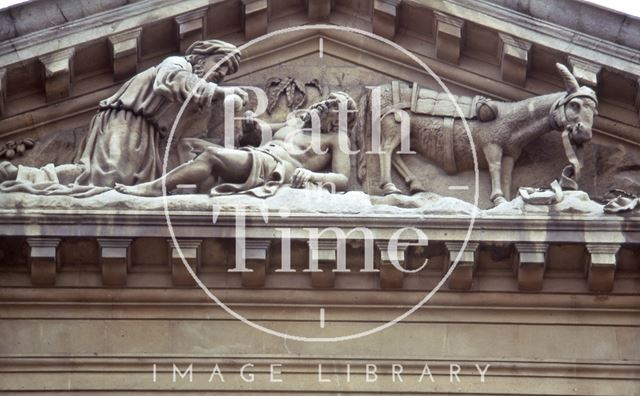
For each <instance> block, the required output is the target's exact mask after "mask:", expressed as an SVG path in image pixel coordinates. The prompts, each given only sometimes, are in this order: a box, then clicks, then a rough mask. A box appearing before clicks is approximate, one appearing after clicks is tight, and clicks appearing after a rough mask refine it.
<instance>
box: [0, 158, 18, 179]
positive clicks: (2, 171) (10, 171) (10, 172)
mask: <svg viewBox="0 0 640 396" xmlns="http://www.w3.org/2000/svg"><path fill="white" fill-rule="evenodd" d="M17 175H18V167H17V166H15V165H13V164H12V163H11V162H9V161H2V162H0V182H3V181H6V180H15V179H16V176H17Z"/></svg>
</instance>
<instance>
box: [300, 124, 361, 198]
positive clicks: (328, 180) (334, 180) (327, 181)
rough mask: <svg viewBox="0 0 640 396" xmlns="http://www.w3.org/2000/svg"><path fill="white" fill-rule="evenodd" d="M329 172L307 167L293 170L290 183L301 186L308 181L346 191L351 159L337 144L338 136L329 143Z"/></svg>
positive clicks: (331, 188) (334, 189)
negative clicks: (314, 170) (315, 170)
mask: <svg viewBox="0 0 640 396" xmlns="http://www.w3.org/2000/svg"><path fill="white" fill-rule="evenodd" d="M329 149H330V150H331V172H313V171H310V170H308V169H304V168H298V169H296V170H295V172H294V174H293V176H292V180H291V185H292V187H299V188H302V187H304V185H305V184H306V183H308V182H310V183H315V184H319V185H321V186H323V187H329V189H330V190H331V191H346V190H347V187H348V184H349V175H350V173H351V159H350V157H349V154H348V153H345V152H343V151H342V150H341V149H340V146H339V144H338V138H337V137H336V139H335V140H334V142H333V143H332V144H331V146H330V148H329Z"/></svg>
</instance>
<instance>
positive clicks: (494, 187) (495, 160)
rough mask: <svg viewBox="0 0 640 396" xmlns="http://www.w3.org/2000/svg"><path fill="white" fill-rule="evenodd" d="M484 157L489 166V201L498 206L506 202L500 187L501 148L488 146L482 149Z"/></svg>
mask: <svg viewBox="0 0 640 396" xmlns="http://www.w3.org/2000/svg"><path fill="white" fill-rule="evenodd" d="M483 151H484V156H485V158H486V159H487V164H488V165H489V174H490V175H491V197H490V198H489V199H491V201H492V202H493V204H494V205H496V206H497V205H500V204H501V203H503V202H506V201H507V200H506V199H504V193H503V192H502V188H501V187H500V183H501V180H500V179H501V176H502V175H501V173H502V172H501V168H502V147H500V146H498V145H497V144H488V145H486V146H484V147H483Z"/></svg>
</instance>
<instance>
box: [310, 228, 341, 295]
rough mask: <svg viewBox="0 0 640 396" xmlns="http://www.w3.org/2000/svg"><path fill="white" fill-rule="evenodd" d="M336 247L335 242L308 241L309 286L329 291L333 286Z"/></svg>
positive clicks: (336, 254)
mask: <svg viewBox="0 0 640 396" xmlns="http://www.w3.org/2000/svg"><path fill="white" fill-rule="evenodd" d="M337 260H338V247H337V242H336V240H315V241H313V240H309V266H308V267H307V268H308V269H305V270H304V271H305V272H310V273H311V286H312V287H315V288H320V289H329V288H332V287H333V286H334V285H335V282H336V274H335V272H334V269H336V268H337Z"/></svg>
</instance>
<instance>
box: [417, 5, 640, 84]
mask: <svg viewBox="0 0 640 396" xmlns="http://www.w3.org/2000/svg"><path fill="white" fill-rule="evenodd" d="M405 1H407V3H411V4H412V5H415V6H418V7H419V6H422V7H425V6H426V7H428V8H431V9H433V10H436V11H441V12H444V13H449V14H452V15H456V17H458V18H462V19H465V20H469V21H473V22H474V23H477V24H480V25H483V26H485V27H487V28H490V29H492V30H498V31H501V32H504V33H508V34H511V35H513V36H515V37H518V38H526V39H527V40H528V41H530V42H532V43H533V44H538V45H541V46H543V47H547V48H550V49H553V50H557V51H558V52H562V53H567V54H569V55H574V56H578V57H582V58H585V59H590V60H592V61H593V62H596V63H600V64H602V65H606V66H607V67H610V68H612V69H615V70H617V71H621V72H625V73H628V74H631V75H635V76H637V75H640V51H637V50H634V49H631V48H628V47H624V46H622V45H619V44H616V43H613V42H610V41H604V40H602V39H598V38H596V37H593V36H589V35H587V34H584V33H580V32H576V31H574V30H571V29H567V28H564V27H562V26H559V25H556V24H553V23H549V22H545V21H542V20H540V19H536V18H533V17H530V16H527V15H524V14H521V13H518V12H515V11H513V10H511V9H508V8H505V7H501V6H499V5H497V4H494V3H490V2H487V1H484V0H478V1H474V2H468V1H465V0H405Z"/></svg>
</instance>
